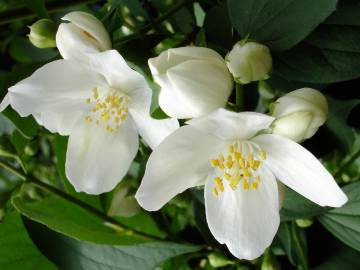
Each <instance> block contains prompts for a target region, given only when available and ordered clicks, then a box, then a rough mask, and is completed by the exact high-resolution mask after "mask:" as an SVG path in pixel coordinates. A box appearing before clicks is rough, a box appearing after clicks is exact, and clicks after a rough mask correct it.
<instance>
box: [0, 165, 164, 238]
mask: <svg viewBox="0 0 360 270" xmlns="http://www.w3.org/2000/svg"><path fill="white" fill-rule="evenodd" d="M0 167H3V168H4V169H6V170H8V171H9V172H11V173H13V174H14V175H16V176H18V177H19V178H21V179H22V180H24V181H25V182H23V183H30V184H32V185H34V186H37V187H39V188H41V189H43V190H45V191H47V192H50V193H52V194H54V195H56V196H59V197H61V198H63V199H65V200H67V201H69V202H71V203H73V204H76V205H78V206H80V207H81V208H83V209H84V210H86V211H88V212H90V213H92V214H93V215H95V216H97V217H99V218H100V219H102V220H103V221H104V223H105V224H106V223H107V224H109V225H110V226H111V227H115V228H117V229H120V230H122V231H126V233H127V234H131V235H136V236H140V237H142V238H144V239H145V240H156V241H162V240H163V239H162V238H159V237H155V236H152V235H148V234H146V233H143V232H139V231H137V230H134V229H131V228H129V227H127V226H125V225H124V224H121V223H119V222H118V221H117V220H116V219H114V218H112V217H109V216H107V215H106V214H104V213H103V212H101V211H99V210H98V209H96V208H94V207H92V206H90V205H89V204H87V203H85V202H83V201H81V200H79V199H78V198H76V197H73V196H71V195H69V194H68V193H65V192H64V191H62V190H61V189H58V188H56V187H54V186H52V185H49V184H46V183H44V182H42V181H40V180H39V179H37V178H35V177H34V176H32V175H25V174H23V173H22V172H20V171H19V170H17V169H16V168H14V167H13V166H11V165H10V164H7V163H6V162H4V161H2V160H0Z"/></svg>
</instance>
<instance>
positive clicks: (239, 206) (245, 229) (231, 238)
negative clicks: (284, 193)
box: [204, 167, 280, 260]
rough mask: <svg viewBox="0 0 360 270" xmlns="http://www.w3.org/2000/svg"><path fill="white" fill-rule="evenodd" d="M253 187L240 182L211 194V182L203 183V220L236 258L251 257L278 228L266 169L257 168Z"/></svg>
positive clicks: (272, 187)
mask: <svg viewBox="0 0 360 270" xmlns="http://www.w3.org/2000/svg"><path fill="white" fill-rule="evenodd" d="M258 171H259V174H260V175H261V182H260V184H259V187H258V189H257V190H253V189H250V190H244V189H243V188H242V186H241V184H242V182H240V183H239V186H238V187H237V189H236V190H235V191H233V190H232V189H231V188H230V187H229V185H227V184H226V183H225V184H224V187H225V191H224V192H221V193H220V194H219V195H218V196H214V195H213V194H212V189H213V186H214V181H212V180H211V179H209V182H208V183H207V184H206V185H205V194H204V196H205V208H206V219H207V222H208V225H209V229H210V231H211V233H212V234H213V235H214V237H215V238H216V240H218V241H219V242H220V243H221V244H226V245H227V247H228V248H229V250H230V252H231V253H232V254H233V255H234V256H236V257H237V258H239V259H247V260H252V259H255V258H257V257H259V256H260V255H261V254H262V253H263V252H264V251H265V249H266V248H267V247H268V246H270V244H271V242H272V240H273V238H274V236H275V234H276V231H277V229H278V227H279V223H280V217H279V201H278V189H277V184H276V180H275V177H274V176H273V174H272V173H271V172H270V171H269V170H268V169H266V168H264V167H263V168H261V169H259V170H258Z"/></svg>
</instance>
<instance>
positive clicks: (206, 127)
mask: <svg viewBox="0 0 360 270" xmlns="http://www.w3.org/2000/svg"><path fill="white" fill-rule="evenodd" d="M273 121H274V118H273V117H271V116H267V115H264V114H260V113H255V112H242V113H235V112H230V111H226V110H224V109H218V110H216V111H214V112H213V113H211V114H209V115H207V116H204V117H200V118H197V119H192V120H190V121H189V122H188V125H186V126H183V127H181V128H179V129H178V130H176V131H175V132H173V133H172V134H171V135H169V136H168V137H167V138H165V140H164V141H163V142H162V143H161V144H160V145H159V146H158V147H157V148H156V149H155V150H154V151H153V153H152V154H151V155H150V158H149V161H148V163H147V166H146V171H145V175H144V178H143V180H142V183H141V185H140V187H139V189H138V191H137V193H136V196H135V197H136V198H137V200H138V202H139V203H140V205H141V206H142V207H143V208H145V209H146V210H149V211H155V210H158V209H159V208H161V207H162V206H163V205H164V204H165V203H166V202H168V201H169V200H170V199H171V198H172V197H174V196H175V195H176V194H178V193H181V192H183V191H184V190H186V189H188V188H191V187H195V186H200V185H205V190H204V198H205V208H206V219H207V223H208V225H209V228H210V231H211V232H212V234H213V235H214V237H215V238H216V239H217V240H218V241H219V242H220V243H222V244H226V245H227V247H228V248H229V250H230V252H231V253H232V254H233V255H235V256H236V257H238V258H240V259H249V260H251V259H254V258H257V257H258V256H260V255H261V254H262V253H263V252H264V250H265V249H266V248H267V247H268V246H269V245H270V244H271V242H272V240H273V238H274V236H275V234H276V232H277V229H278V227H279V223H280V217H279V208H280V203H279V191H278V184H277V181H280V182H282V183H283V184H285V185H287V186H288V187H290V188H291V189H293V190H295V191H297V192H298V193H300V194H301V195H303V196H305V197H306V198H308V199H309V200H311V201H313V202H315V203H317V204H319V205H321V206H332V207H340V206H342V205H343V204H344V203H345V202H346V201H347V197H346V195H345V194H344V193H343V191H342V190H341V189H340V188H339V187H338V185H337V184H336V182H335V180H334V178H333V177H332V176H331V174H330V173H329V172H328V171H327V170H326V169H325V168H324V167H323V166H322V164H321V163H320V162H319V161H318V160H317V158H316V157H315V156H313V155H312V154H311V153H310V152H309V151H307V150H306V149H305V148H304V147H302V146H301V145H299V144H297V143H296V142H294V141H292V140H290V139H288V138H286V137H282V136H280V135H274V134H265V133H264V130H266V129H268V128H269V127H270V125H271V123H272V122H273Z"/></svg>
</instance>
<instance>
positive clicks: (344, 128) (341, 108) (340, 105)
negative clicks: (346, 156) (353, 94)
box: [326, 97, 360, 150]
mask: <svg viewBox="0 0 360 270" xmlns="http://www.w3.org/2000/svg"><path fill="white" fill-rule="evenodd" d="M327 100H328V102H329V115H328V119H327V121H326V126H327V127H328V128H329V129H330V131H331V132H332V133H333V134H334V135H335V136H336V138H337V139H338V140H339V141H340V143H341V144H342V145H343V146H344V147H345V148H346V149H347V150H350V149H351V147H352V146H353V143H354V140H355V135H354V131H353V129H352V128H351V127H349V126H348V125H347V124H346V121H347V118H348V116H349V114H350V112H351V111H352V109H354V108H355V107H356V106H357V105H359V104H360V99H350V100H336V99H333V98H330V97H327Z"/></svg>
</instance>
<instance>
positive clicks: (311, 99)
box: [272, 88, 328, 142]
mask: <svg viewBox="0 0 360 270" xmlns="http://www.w3.org/2000/svg"><path fill="white" fill-rule="evenodd" d="M327 112H328V104H327V101H326V98H325V97H324V95H323V94H321V93H320V92H319V91H317V90H314V89H311V88H301V89H298V90H295V91H292V92H290V93H288V94H286V95H285V96H283V97H281V98H279V99H278V100H277V101H276V102H275V105H274V108H273V113H272V115H273V116H274V117H276V118H277V119H276V120H275V121H274V122H273V124H272V127H273V133H274V134H279V135H282V136H285V137H288V138H290V139H292V140H294V141H296V142H301V141H304V140H306V139H308V138H310V137H311V136H313V135H314V134H315V132H316V131H317V130H318V129H319V127H320V126H321V125H323V124H324V123H325V121H326V115H327Z"/></svg>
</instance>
